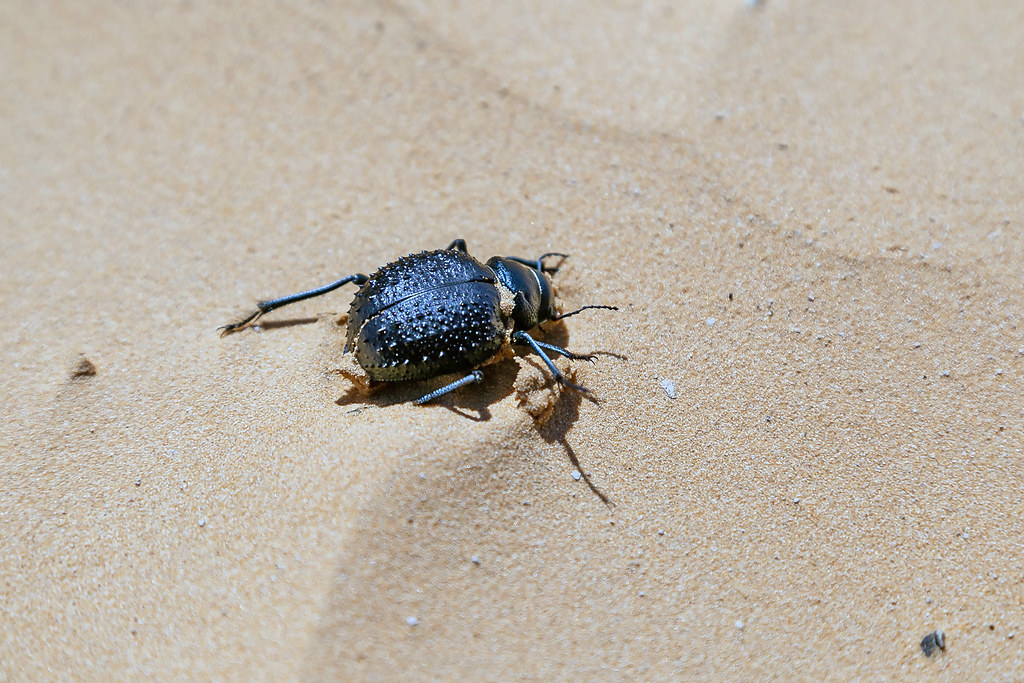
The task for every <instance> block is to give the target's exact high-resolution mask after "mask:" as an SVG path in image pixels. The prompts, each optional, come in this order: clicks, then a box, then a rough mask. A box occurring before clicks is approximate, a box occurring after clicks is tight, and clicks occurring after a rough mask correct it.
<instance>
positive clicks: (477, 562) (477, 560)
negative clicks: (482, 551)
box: [469, 555, 483, 567]
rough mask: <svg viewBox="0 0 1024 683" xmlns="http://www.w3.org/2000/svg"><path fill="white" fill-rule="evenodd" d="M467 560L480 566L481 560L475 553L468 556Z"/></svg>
mask: <svg viewBox="0 0 1024 683" xmlns="http://www.w3.org/2000/svg"><path fill="white" fill-rule="evenodd" d="M469 561H470V562H472V563H473V564H475V565H476V566H478V567H479V566H480V563H481V562H483V560H481V559H480V558H479V557H478V556H477V555H474V556H473V557H471V558H469Z"/></svg>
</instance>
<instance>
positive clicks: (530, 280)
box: [487, 256, 555, 330]
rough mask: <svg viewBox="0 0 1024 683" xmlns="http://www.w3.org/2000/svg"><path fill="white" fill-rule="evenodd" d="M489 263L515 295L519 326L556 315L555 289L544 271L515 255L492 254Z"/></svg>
mask: <svg viewBox="0 0 1024 683" xmlns="http://www.w3.org/2000/svg"><path fill="white" fill-rule="evenodd" d="M487 265H488V266H489V267H490V268H491V270H493V271H494V272H495V274H496V275H497V276H498V282H500V283H501V284H503V285H505V287H507V288H508V289H509V290H510V291H511V292H512V294H513V295H514V296H515V308H514V309H513V311H512V320H513V321H514V322H515V329H516V330H530V329H533V328H534V327H536V326H537V325H538V324H540V323H542V322H544V321H545V320H550V319H551V318H553V317H554V316H555V293H554V291H553V290H552V288H551V281H550V280H548V276H547V275H546V274H545V273H542V272H541V271H539V270H537V269H536V268H531V267H530V266H525V265H523V264H522V263H519V262H517V261H513V260H512V259H508V258H502V257H501V256H492V257H491V258H490V259H488V260H487Z"/></svg>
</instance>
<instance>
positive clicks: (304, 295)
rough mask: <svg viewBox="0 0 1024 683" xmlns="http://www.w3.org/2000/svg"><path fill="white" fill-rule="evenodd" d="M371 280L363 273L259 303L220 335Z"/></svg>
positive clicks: (226, 327) (222, 330)
mask: <svg viewBox="0 0 1024 683" xmlns="http://www.w3.org/2000/svg"><path fill="white" fill-rule="evenodd" d="M369 279H370V278H368V277H366V276H365V275H363V274H362V273H356V274H355V275H346V276H345V277H343V278H341V279H340V280H336V281H334V282H332V283H331V284H329V285H324V286H323V287H317V288H316V289H307V290H306V291H305V292H299V293H298V294H289V295H288V296H282V297H280V298H277V299H269V300H267V301H257V302H256V310H255V311H254V312H253V313H251V314H250V315H249V316H248V317H246V318H245V319H244V320H240V321H238V322H237V323H231V324H230V325H225V326H224V327H222V328H220V330H221V332H220V334H221V336H224V335H225V334H231V333H232V332H237V331H238V330H241V329H243V328H246V327H248V326H249V325H252V324H253V323H254V322H256V321H257V320H259V319H260V318H262V317H263V316H264V315H265V314H267V313H270V312H271V311H273V310H275V309H278V308H281V307H283V306H287V305H288V304H294V303H295V302H296V301H305V300H306V299H312V298H313V297H315V296H320V295H321V294H326V293H327V292H333V291H334V290H336V289H337V288H338V287H341V286H342V285H346V284H348V283H349V282H354V283H356V284H357V285H362V284H365V283H366V281H367V280H369Z"/></svg>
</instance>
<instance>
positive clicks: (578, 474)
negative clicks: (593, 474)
mask: <svg viewBox="0 0 1024 683" xmlns="http://www.w3.org/2000/svg"><path fill="white" fill-rule="evenodd" d="M569 476H571V477H572V478H573V479H575V480H576V481H579V480H580V479H581V478H582V477H583V473H582V472H580V471H579V470H573V471H572V472H571V473H570V474H569Z"/></svg>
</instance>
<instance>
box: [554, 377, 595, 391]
mask: <svg viewBox="0 0 1024 683" xmlns="http://www.w3.org/2000/svg"><path fill="white" fill-rule="evenodd" d="M555 379H556V380H557V381H558V383H559V384H561V385H562V386H563V387H568V388H570V389H574V390H576V391H578V392H580V393H581V394H589V393H590V389H587V388H586V387H585V386H583V385H582V384H576V383H575V382H570V381H569V380H567V379H566V378H565V377H562V376H561V375H559V376H558V377H556V378H555Z"/></svg>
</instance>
